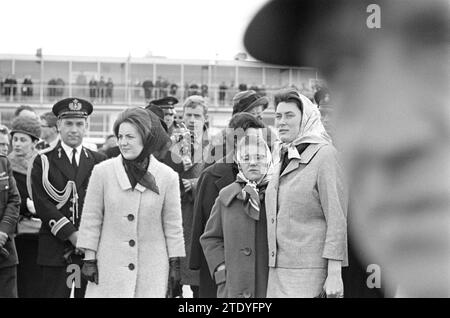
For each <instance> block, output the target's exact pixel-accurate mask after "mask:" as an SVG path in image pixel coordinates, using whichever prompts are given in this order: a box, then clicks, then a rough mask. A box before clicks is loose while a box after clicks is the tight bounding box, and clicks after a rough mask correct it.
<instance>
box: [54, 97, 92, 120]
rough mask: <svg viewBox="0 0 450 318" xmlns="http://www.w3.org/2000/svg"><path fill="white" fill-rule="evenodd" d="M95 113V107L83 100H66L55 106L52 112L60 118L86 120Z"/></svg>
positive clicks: (72, 98)
mask: <svg viewBox="0 0 450 318" xmlns="http://www.w3.org/2000/svg"><path fill="white" fill-rule="evenodd" d="M92 111H93V106H92V104H91V103H90V102H88V101H87V100H84V99H81V98H74V97H71V98H65V99H62V100H60V101H58V102H57V103H56V104H55V105H53V108H52V112H53V114H55V116H56V117H58V118H86V117H88V116H89V115H90V114H91V113H92Z"/></svg>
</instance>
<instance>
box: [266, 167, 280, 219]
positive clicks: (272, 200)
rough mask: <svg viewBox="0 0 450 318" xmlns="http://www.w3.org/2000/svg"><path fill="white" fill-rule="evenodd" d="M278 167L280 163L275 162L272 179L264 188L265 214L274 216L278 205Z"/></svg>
mask: <svg viewBox="0 0 450 318" xmlns="http://www.w3.org/2000/svg"><path fill="white" fill-rule="evenodd" d="M280 168H281V163H280V162H279V163H277V164H275V167H274V173H273V175H272V179H271V180H270V181H269V185H268V186H267V189H266V200H265V203H266V212H267V215H271V216H274V215H276V214H277V206H278V186H279V184H280Z"/></svg>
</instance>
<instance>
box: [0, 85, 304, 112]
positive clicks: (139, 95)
mask: <svg viewBox="0 0 450 318" xmlns="http://www.w3.org/2000/svg"><path fill="white" fill-rule="evenodd" d="M281 88H282V87H274V86H271V87H249V88H248V89H255V90H258V92H259V93H260V94H262V95H265V96H267V97H268V98H269V100H270V101H271V102H272V100H273V94H274V93H275V92H276V91H277V90H279V89H281ZM299 89H300V91H301V92H302V93H303V94H304V95H306V96H308V97H311V96H312V94H313V91H312V90H310V89H309V88H305V87H302V88H299ZM237 92H239V89H238V88H234V87H231V88H226V89H224V88H221V87H220V86H218V85H214V86H213V85H212V86H211V87H206V86H204V87H203V88H202V87H201V86H199V88H185V87H176V88H175V87H168V88H159V87H158V88H157V87H152V88H143V87H142V86H141V85H139V86H131V85H117V86H114V87H98V86H96V87H93V86H91V87H90V86H89V85H76V84H68V85H48V84H44V85H42V86H41V85H40V84H21V83H17V84H2V86H1V87H0V102H9V103H29V104H51V103H54V102H56V101H57V100H59V99H62V98H65V97H78V98H83V99H86V100H89V101H91V102H93V103H95V104H97V105H102V104H104V105H111V106H114V105H117V106H143V105H147V104H148V102H149V101H151V100H153V99H158V98H163V97H166V96H173V97H175V98H177V99H178V100H179V102H180V103H183V101H184V100H185V99H186V98H187V97H189V96H191V95H201V96H203V97H205V98H206V99H207V100H208V102H209V105H211V106H212V107H225V108H227V107H228V108H229V107H231V105H232V98H233V96H234V95H235V94H236V93H237Z"/></svg>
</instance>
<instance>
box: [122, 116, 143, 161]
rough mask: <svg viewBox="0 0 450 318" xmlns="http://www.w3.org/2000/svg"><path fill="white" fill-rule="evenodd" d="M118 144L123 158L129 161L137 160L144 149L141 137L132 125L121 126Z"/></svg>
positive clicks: (124, 124) (123, 124)
mask: <svg viewBox="0 0 450 318" xmlns="http://www.w3.org/2000/svg"><path fill="white" fill-rule="evenodd" d="M117 143H118V145H119V148H120V152H121V153H122V156H123V157H124V158H125V159H127V160H134V159H136V158H137V157H138V156H139V154H140V153H141V152H142V149H144V143H143V142H142V137H141V135H140V134H139V132H138V131H137V129H136V127H135V126H134V125H132V124H130V123H122V124H120V127H119V133H118V135H117Z"/></svg>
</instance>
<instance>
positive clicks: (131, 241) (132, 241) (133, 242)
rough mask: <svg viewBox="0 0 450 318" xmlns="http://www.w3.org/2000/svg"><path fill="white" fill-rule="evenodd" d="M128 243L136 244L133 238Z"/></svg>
mask: <svg viewBox="0 0 450 318" xmlns="http://www.w3.org/2000/svg"><path fill="white" fill-rule="evenodd" d="M128 244H130V246H131V247H133V246H134V245H136V242H135V241H134V240H130V241H129V242H128Z"/></svg>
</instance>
